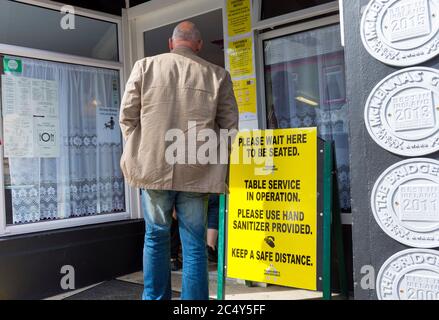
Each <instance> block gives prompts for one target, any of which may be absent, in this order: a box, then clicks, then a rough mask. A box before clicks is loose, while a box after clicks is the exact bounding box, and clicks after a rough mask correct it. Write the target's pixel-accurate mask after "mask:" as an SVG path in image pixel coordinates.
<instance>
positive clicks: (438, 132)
mask: <svg viewBox="0 0 439 320" xmlns="http://www.w3.org/2000/svg"><path fill="white" fill-rule="evenodd" d="M438 119H439V71H438V70H436V69H432V68H424V67H412V68H407V69H403V70H399V71H397V72H395V73H392V74H391V75H389V76H387V77H386V78H384V79H383V80H382V81H381V82H380V83H378V84H377V85H376V86H375V88H373V90H372V92H371V93H370V95H369V98H368V99H367V102H366V106H365V108H364V121H365V124H366V127H367V131H368V132H369V134H370V136H371V137H372V138H373V139H374V140H375V142H376V143H378V144H379V145H380V146H381V147H383V148H384V149H386V150H388V151H390V152H393V153H396V154H399V155H402V156H411V157H415V156H421V155H426V154H430V153H433V152H436V151H438V150H439V121H438Z"/></svg>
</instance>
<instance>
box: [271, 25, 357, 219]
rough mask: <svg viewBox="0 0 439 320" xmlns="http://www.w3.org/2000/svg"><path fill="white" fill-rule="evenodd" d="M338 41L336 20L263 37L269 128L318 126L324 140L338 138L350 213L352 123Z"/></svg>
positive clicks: (343, 198) (342, 185) (342, 190)
mask: <svg viewBox="0 0 439 320" xmlns="http://www.w3.org/2000/svg"><path fill="white" fill-rule="evenodd" d="M340 43H341V42H340V28H339V26H338V25H333V26H329V27H324V28H319V29H314V30H311V31H307V32H302V33H297V34H293V35H288V36H285V37H280V38H276V39H273V40H267V41H265V43H264V54H265V63H266V65H265V79H266V97H267V101H266V102H267V127H268V128H300V127H317V128H318V133H319V136H320V137H321V138H322V139H324V140H327V141H334V142H335V148H336V157H337V166H338V181H339V192H340V205H341V208H342V211H344V212H349V211H350V210H351V209H350V208H351V203H350V178H349V174H350V170H349V150H348V148H349V141H348V130H349V128H348V110H347V102H346V89H345V75H344V53H343V48H342V47H341V44H340Z"/></svg>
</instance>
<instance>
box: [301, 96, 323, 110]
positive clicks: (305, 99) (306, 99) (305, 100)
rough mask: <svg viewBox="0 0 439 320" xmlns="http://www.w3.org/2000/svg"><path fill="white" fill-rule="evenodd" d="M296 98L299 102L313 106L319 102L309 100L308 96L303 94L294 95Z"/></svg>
mask: <svg viewBox="0 0 439 320" xmlns="http://www.w3.org/2000/svg"><path fill="white" fill-rule="evenodd" d="M296 100H297V101H300V102H303V103H306V104H309V105H310V106H313V107H317V106H318V105H319V104H318V103H317V102H315V101H314V100H311V99H308V98H305V97H303V96H298V97H296Z"/></svg>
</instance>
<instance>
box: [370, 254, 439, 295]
mask: <svg viewBox="0 0 439 320" xmlns="http://www.w3.org/2000/svg"><path fill="white" fill-rule="evenodd" d="M376 293H377V296H378V299H380V300H439V252H438V251H435V250H429V249H408V250H404V251H401V252H398V253H396V254H394V255H393V256H391V257H390V258H389V259H388V260H387V261H386V262H384V264H383V265H382V267H381V269H380V271H379V272H378V276H377V281H376Z"/></svg>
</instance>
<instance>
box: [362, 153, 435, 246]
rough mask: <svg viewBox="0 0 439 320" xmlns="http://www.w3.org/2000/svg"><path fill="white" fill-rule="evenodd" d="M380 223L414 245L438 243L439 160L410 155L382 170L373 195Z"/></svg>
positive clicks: (373, 205) (375, 211)
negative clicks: (415, 157) (410, 156)
mask: <svg viewBox="0 0 439 320" xmlns="http://www.w3.org/2000/svg"><path fill="white" fill-rule="evenodd" d="M371 207H372V212H373V215H374V217H375V220H376V221H377V223H378V225H379V226H380V227H381V228H382V229H383V231H384V232H385V233H387V234H388V235H389V236H390V237H392V238H393V239H395V240H397V241H399V242H401V243H403V244H405V245H408V246H412V247H418V248H435V247H439V161H437V160H432V159H424V158H417V159H410V160H405V161H401V162H398V163H396V164H394V165H393V166H391V167H390V168H388V169H387V170H386V171H384V172H383V174H381V176H380V177H379V178H378V180H377V181H376V182H375V186H374V187H373V190H372V195H371Z"/></svg>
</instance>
